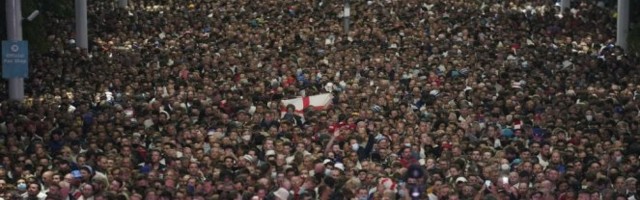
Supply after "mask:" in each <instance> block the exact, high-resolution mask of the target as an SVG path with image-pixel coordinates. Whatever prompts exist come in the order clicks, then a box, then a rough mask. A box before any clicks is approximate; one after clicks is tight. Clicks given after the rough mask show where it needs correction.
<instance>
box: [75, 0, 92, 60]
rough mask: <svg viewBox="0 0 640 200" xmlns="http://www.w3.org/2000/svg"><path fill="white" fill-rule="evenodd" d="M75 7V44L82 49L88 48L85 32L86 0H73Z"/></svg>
mask: <svg viewBox="0 0 640 200" xmlns="http://www.w3.org/2000/svg"><path fill="white" fill-rule="evenodd" d="M75 7H76V45H77V46H78V47H80V49H82V50H87V49H88V48H89V39H88V33H87V0H75Z"/></svg>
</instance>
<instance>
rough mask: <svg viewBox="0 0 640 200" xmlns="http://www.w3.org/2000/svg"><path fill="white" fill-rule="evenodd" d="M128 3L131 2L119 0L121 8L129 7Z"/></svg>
mask: <svg viewBox="0 0 640 200" xmlns="http://www.w3.org/2000/svg"><path fill="white" fill-rule="evenodd" d="M127 4H129V2H128V1H127V0H118V6H120V8H127Z"/></svg>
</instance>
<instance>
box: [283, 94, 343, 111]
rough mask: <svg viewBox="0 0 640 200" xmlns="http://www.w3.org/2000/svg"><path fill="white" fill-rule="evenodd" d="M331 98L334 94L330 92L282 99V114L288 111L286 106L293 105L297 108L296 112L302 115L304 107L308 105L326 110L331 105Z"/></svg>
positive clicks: (315, 108)
mask: <svg viewBox="0 0 640 200" xmlns="http://www.w3.org/2000/svg"><path fill="white" fill-rule="evenodd" d="M331 99H333V96H332V95H331V94H330V93H325V94H319V95H313V96H306V97H298V98H295V99H287V100H282V105H283V106H284V107H283V108H282V110H281V112H282V115H283V116H284V114H285V113H286V112H287V108H286V106H288V105H293V106H294V107H295V108H296V110H295V113H296V114H298V115H300V116H302V115H303V114H304V109H305V108H308V107H313V109H314V110H324V109H325V108H327V107H329V106H330V105H331Z"/></svg>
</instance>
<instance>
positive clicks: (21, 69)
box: [2, 40, 29, 78]
mask: <svg viewBox="0 0 640 200" xmlns="http://www.w3.org/2000/svg"><path fill="white" fill-rule="evenodd" d="M27 77H29V43H28V42H27V41H6V40H5V41H2V78H27Z"/></svg>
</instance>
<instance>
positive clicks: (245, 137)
mask: <svg viewBox="0 0 640 200" xmlns="http://www.w3.org/2000/svg"><path fill="white" fill-rule="evenodd" d="M242 139H243V140H244V141H249V140H251V135H243V136H242Z"/></svg>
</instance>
